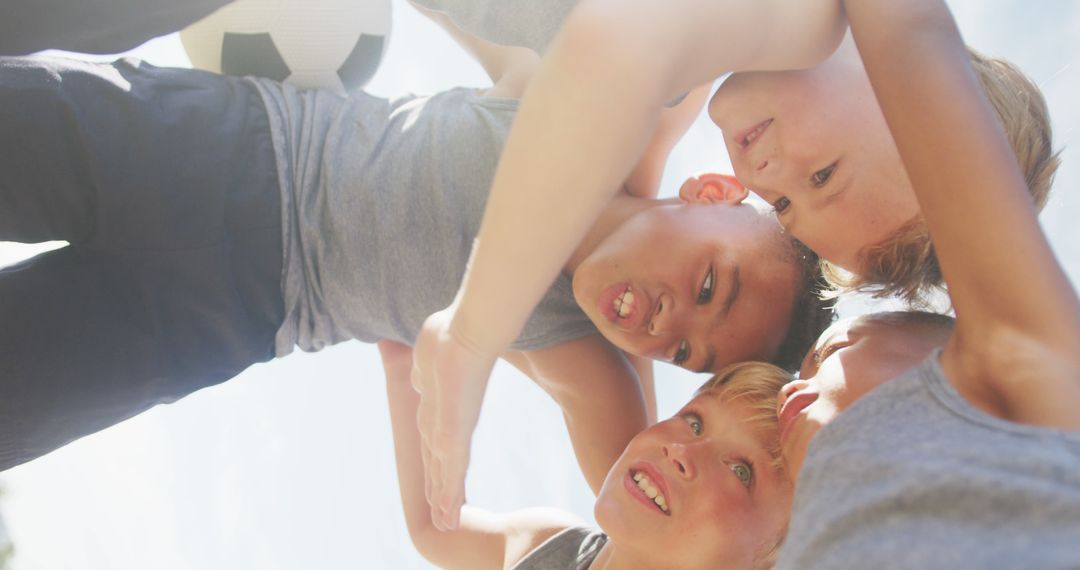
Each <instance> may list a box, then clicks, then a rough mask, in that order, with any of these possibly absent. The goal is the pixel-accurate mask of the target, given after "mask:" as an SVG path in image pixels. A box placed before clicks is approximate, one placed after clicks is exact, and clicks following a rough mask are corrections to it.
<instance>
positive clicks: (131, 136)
mask: <svg viewBox="0 0 1080 570" xmlns="http://www.w3.org/2000/svg"><path fill="white" fill-rule="evenodd" d="M0 126H2V128H0V241H18V242H26V243H34V242H41V241H46V240H66V241H68V242H70V245H68V246H66V247H63V248H60V249H58V250H54V251H51V252H48V253H45V254H42V255H39V256H37V257H35V258H32V259H30V260H28V261H26V262H23V263H20V264H17V265H15V266H12V267H7V268H4V269H0V469H7V468H9V467H12V466H14V465H17V464H19V463H22V462H25V461H28V460H30V459H33V458H35V457H38V456H40V455H43V454H45V453H47V452H49V451H51V450H53V449H55V448H57V447H60V446H61V445H64V444H65V443H67V442H69V441H71V440H73V439H76V438H79V437H81V436H83V435H86V434H89V433H93V432H95V431H97V430H100V429H102V428H104V427H107V426H110V425H113V424H115V423H117V422H119V421H121V420H123V419H126V418H128V417H131V416H133V415H135V414H138V413H140V412H142V411H144V410H146V409H148V408H150V407H152V406H154V405H156V404H159V403H165V402H171V401H175V400H176V399H178V398H181V397H183V396H185V395H187V394H190V393H191V392H193V391H195V390H198V389H200V388H203V387H206V386H210V385H213V384H216V383H219V382H221V381H224V380H227V379H229V378H231V377H233V376H235V375H236V374H238V373H239V372H240V371H242V370H244V369H245V368H247V367H248V366H250V365H251V364H253V363H256V362H261V361H265V360H269V359H270V358H272V356H273V341H274V335H275V333H276V331H277V329H278V326H279V325H280V323H281V320H282V318H283V308H282V298H281V288H280V276H281V216H280V191H279V186H278V180H277V174H276V172H277V169H276V166H275V159H274V152H273V146H272V141H271V136H270V127H269V124H268V119H267V117H266V111H265V108H264V106H263V104H262V101H261V99H260V97H259V95H258V93H257V91H256V90H255V88H254V86H253V85H251V84H250V83H248V82H246V81H244V80H242V79H234V78H228V77H221V76H218V75H214V74H210V73H205V72H201V71H194V70H187V69H165V68H155V67H153V66H150V65H147V64H145V63H140V62H138V61H134V60H121V61H119V62H116V63H114V64H111V65H108V64H91V63H85V62H78V61H73V60H65V59H56V58H54V59H40V58H0Z"/></svg>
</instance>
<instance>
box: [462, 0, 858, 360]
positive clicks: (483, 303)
mask: <svg viewBox="0 0 1080 570" xmlns="http://www.w3.org/2000/svg"><path fill="white" fill-rule="evenodd" d="M842 30H843V18H842V15H841V13H840V9H839V7H838V3H837V2H835V1H824V0H820V1H794V0H773V1H761V0H728V1H724V2H719V1H716V0H682V1H680V2H655V1H652V0H632V1H626V0H620V1H609V0H595V1H585V2H583V3H582V4H581V5H580V6H578V7H577V8H576V9H575V10H574V12H572V13H571V15H570V17H569V19H568V20H567V22H566V24H565V25H564V27H563V29H562V32H561V33H560V34H559V36H558V37H557V38H556V40H555V42H554V43H553V45H552V47H551V49H550V50H549V53H548V56H547V57H546V58H545V59H544V62H543V63H542V64H541V66H540V68H539V69H538V71H537V73H536V75H535V76H534V77H533V80H532V82H531V83H530V85H529V88H528V90H527V92H526V96H525V98H524V99H523V101H522V104H521V110H520V112H519V113H518V117H517V120H516V121H515V123H514V127H513V129H512V131H511V134H510V139H509V140H508V142H507V145H506V150H505V151H504V153H503V156H502V159H501V161H500V163H499V168H498V171H497V173H496V176H495V180H494V183H493V186H492V192H491V198H490V199H489V201H488V206H487V209H486V211H485V216H484V221H483V224H482V226H481V229H480V233H479V237H478V240H477V245H476V249H475V251H474V256H473V260H474V261H473V264H472V267H471V270H470V271H469V272H468V273H467V274H466V276H465V280H464V283H463V286H462V295H461V298H460V301H459V306H460V309H459V310H458V311H457V312H458V313H459V315H457V318H455V319H454V326H455V327H456V328H457V332H458V334H460V335H461V336H462V337H465V338H468V339H470V341H471V343H472V344H474V345H475V346H477V347H480V348H481V349H483V350H486V351H488V352H489V353H490V354H499V353H501V352H502V351H503V349H504V348H505V347H506V345H507V344H508V343H509V342H511V341H512V339H513V338H515V337H516V335H517V332H518V331H519V330H520V329H521V326H522V325H523V323H524V321H525V319H526V318H527V316H528V314H529V311H530V310H531V308H532V306H533V305H534V304H535V303H536V301H537V300H538V299H539V298H540V296H541V295H542V294H543V292H544V290H545V289H546V288H547V287H548V286H549V285H550V282H551V279H552V278H553V277H554V276H555V274H556V273H557V272H558V270H559V267H560V266H561V264H562V263H563V262H564V261H565V258H566V257H567V256H568V254H569V252H570V251H571V250H572V248H573V247H574V245H576V244H577V243H578V242H579V241H580V239H581V237H582V236H583V235H584V233H585V231H586V230H587V228H588V227H589V225H590V224H591V222H592V221H593V220H594V219H595V218H596V217H597V215H598V214H599V211H600V209H601V208H602V207H603V205H604V204H605V203H606V201H607V200H608V199H609V198H610V197H611V195H612V193H613V191H614V189H615V188H618V187H619V186H620V184H621V183H622V182H623V181H624V180H625V179H626V178H627V176H628V174H629V173H630V169H631V167H632V166H633V165H634V164H635V162H636V161H637V159H638V158H639V157H640V156H641V154H642V153H643V152H644V150H645V146H646V143H647V142H648V141H649V140H650V138H651V135H652V133H653V131H654V129H655V128H656V126H657V120H658V112H659V110H660V109H661V108H662V106H663V104H664V102H665V101H667V100H669V99H670V98H671V97H674V96H677V95H679V94H681V93H683V92H686V91H687V90H689V89H691V88H692V87H694V86H696V85H700V84H701V83H703V82H705V81H710V80H712V79H714V78H716V77H718V76H719V75H721V74H723V73H725V72H727V71H732V70H738V69H751V68H752V69H770V68H778V67H800V66H806V65H810V64H813V63H816V62H817V61H818V60H820V59H822V58H824V57H825V56H827V55H828V54H829V53H830V52H831V51H832V49H834V48H835V46H836V44H837V43H838V42H839V40H840V38H841V36H842ZM718 44H719V45H718ZM570 204H573V207H572V208H569V207H568V205H570ZM540 244H542V247H537V246H538V245H540ZM525 249H528V251H529V254H528V255H522V253H523V251H524V250H525ZM507 275H514V276H515V279H514V283H515V286H514V287H513V288H508V287H506V286H505V281H506V276H507ZM496 307H498V309H495V308H496ZM496 310H497V311H498V312H497V314H495V311H496Z"/></svg>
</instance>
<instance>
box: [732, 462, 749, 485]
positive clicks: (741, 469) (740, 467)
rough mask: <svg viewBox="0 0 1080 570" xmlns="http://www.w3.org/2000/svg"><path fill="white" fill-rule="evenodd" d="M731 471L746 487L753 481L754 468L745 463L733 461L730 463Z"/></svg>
mask: <svg viewBox="0 0 1080 570" xmlns="http://www.w3.org/2000/svg"><path fill="white" fill-rule="evenodd" d="M731 472H732V473H734V474H735V476H736V477H738V478H739V481H740V482H741V483H742V484H743V485H746V486H747V487H749V486H750V484H751V483H753V482H754V469H753V468H752V467H750V466H749V465H747V464H745V463H733V464H732V465H731Z"/></svg>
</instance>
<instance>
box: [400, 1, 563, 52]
mask: <svg viewBox="0 0 1080 570" xmlns="http://www.w3.org/2000/svg"><path fill="white" fill-rule="evenodd" d="M411 1H413V2H415V3H416V4H419V5H420V6H424V7H426V8H430V9H432V10H437V11H440V12H445V13H446V14H448V15H449V16H450V18H451V19H452V20H454V23H456V24H457V25H458V26H460V27H461V29H463V30H465V31H467V32H469V33H472V34H475V35H477V36H479V37H481V38H483V39H485V40H488V41H492V42H495V43H497V44H502V45H509V46H524V47H527V48H531V49H532V50H533V51H535V52H536V53H539V54H543V53H544V51H545V50H546V49H547V46H548V44H549V43H551V40H552V39H553V38H554V37H555V34H556V33H557V32H558V31H559V27H560V26H561V25H562V22H563V20H564V19H566V15H567V14H568V13H569V12H570V9H571V8H573V7H574V5H575V4H577V1H578V0H411Z"/></svg>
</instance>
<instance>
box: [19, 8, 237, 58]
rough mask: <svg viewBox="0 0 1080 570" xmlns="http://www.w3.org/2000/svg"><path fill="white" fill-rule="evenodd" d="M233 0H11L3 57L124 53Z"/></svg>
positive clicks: (184, 25) (190, 22)
mask: <svg viewBox="0 0 1080 570" xmlns="http://www.w3.org/2000/svg"><path fill="white" fill-rule="evenodd" d="M231 1H232V0H5V1H4V3H3V8H0V55H25V54H28V53H33V52H36V51H41V50H44V49H50V48H51V49H63V50H68V51H77V52H83V53H119V52H122V51H127V50H129V49H132V48H135V47H137V46H138V45H140V44H142V43H143V42H145V41H147V40H149V39H151V38H154V37H156V36H161V35H165V34H169V33H172V32H175V31H178V30H181V29H183V28H185V27H187V26H188V25H190V24H192V23H194V22H196V21H198V20H200V19H202V18H203V17H205V16H207V15H209V14H211V13H213V12H214V11H215V10H217V9H218V8H220V7H222V6H224V5H226V4H228V3H230V2H231Z"/></svg>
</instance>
